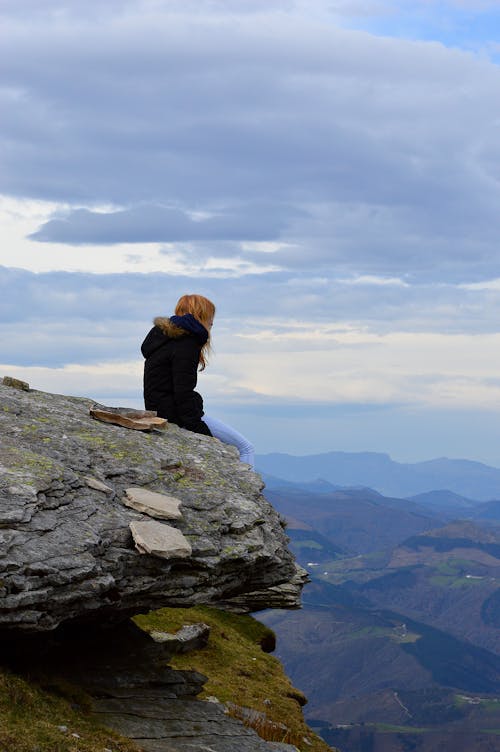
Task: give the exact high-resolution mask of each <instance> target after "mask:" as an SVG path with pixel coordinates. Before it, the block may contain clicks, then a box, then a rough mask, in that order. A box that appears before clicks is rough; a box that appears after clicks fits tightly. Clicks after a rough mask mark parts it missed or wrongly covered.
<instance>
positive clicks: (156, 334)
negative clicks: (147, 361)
mask: <svg viewBox="0 0 500 752" xmlns="http://www.w3.org/2000/svg"><path fill="white" fill-rule="evenodd" d="M153 323H154V327H153V328H152V329H151V331H150V332H149V334H148V335H147V337H146V339H145V340H144V342H143V343H142V346H141V352H142V354H143V355H144V357H145V358H149V356H150V355H152V354H153V353H154V352H155V350H157V349H158V348H159V347H161V346H162V345H164V344H165V343H166V342H167V341H168V340H171V339H181V338H182V337H194V338H195V339H196V340H197V342H198V343H199V345H200V346H203V345H204V344H205V343H206V342H207V340H208V336H209V335H208V331H207V330H206V329H205V327H204V326H203V324H200V322H199V321H198V320H197V319H195V317H194V316H192V315H191V314H190V313H187V314H186V315H185V316H171V317H170V318H167V317H166V316H157V317H156V318H155V319H154V321H153Z"/></svg>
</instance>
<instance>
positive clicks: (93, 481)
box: [83, 475, 114, 494]
mask: <svg viewBox="0 0 500 752" xmlns="http://www.w3.org/2000/svg"><path fill="white" fill-rule="evenodd" d="M83 480H84V481H85V483H86V484H87V486H88V487H89V488H93V489H94V490H95V491H102V493H105V494H114V490H113V489H112V488H111V486H107V485H106V483H103V482H102V480H99V479H98V478H93V477H92V476H91V475H85V477H84V479H83Z"/></svg>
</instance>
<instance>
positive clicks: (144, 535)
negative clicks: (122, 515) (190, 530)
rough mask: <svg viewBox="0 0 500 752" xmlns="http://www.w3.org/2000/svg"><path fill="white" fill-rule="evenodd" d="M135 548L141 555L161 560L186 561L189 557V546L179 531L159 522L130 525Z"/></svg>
mask: <svg viewBox="0 0 500 752" xmlns="http://www.w3.org/2000/svg"><path fill="white" fill-rule="evenodd" d="M130 531H131V533H132V536H133V538H134V542H135V547H136V548H137V550H138V551H139V553H141V554H152V555H153V556H159V557H160V558H162V559H186V558H187V557H188V556H191V553H192V549H191V544H190V543H189V541H187V540H186V538H185V537H184V536H183V534H182V533H181V532H180V530H176V528H175V527H171V526H170V525H164V524H162V523H161V522H153V521H152V520H151V521H147V522H143V521H142V520H138V521H134V522H131V523H130Z"/></svg>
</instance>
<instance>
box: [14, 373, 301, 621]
mask: <svg viewBox="0 0 500 752" xmlns="http://www.w3.org/2000/svg"><path fill="white" fill-rule="evenodd" d="M0 399H1V406H2V407H1V410H0V436H1V445H0V468H1V471H0V627H3V628H9V629H13V628H14V629H16V630H18V629H22V630H24V631H42V630H51V629H54V628H55V627H56V626H57V625H58V624H60V623H62V622H65V621H68V620H72V619H77V620H82V619H85V618H87V619H94V618H96V617H98V618H99V620H101V621H103V620H106V619H111V618H119V619H121V618H125V617H126V616H128V615H130V614H132V613H138V612H139V611H141V610H149V609H152V608H159V607H161V606H190V605H194V604H199V603H204V604H208V605H220V604H222V603H230V601H231V599H232V598H237V601H238V610H241V609H245V608H246V609H247V610H255V608H260V607H263V606H267V605H268V603H265V599H263V598H262V593H263V591H269V592H270V593H272V599H271V600H270V602H272V603H273V605H275V606H279V605H283V606H284V607H290V606H291V605H298V604H297V601H298V597H299V594H300V588H301V584H302V583H301V582H300V581H299V580H300V578H299V580H297V578H296V569H295V565H294V561H293V557H292V555H291V554H290V552H289V551H288V549H287V539H286V536H285V533H284V531H283V526H282V520H281V518H280V517H279V515H278V514H277V513H276V512H275V510H274V509H273V508H272V507H271V505H270V504H269V503H268V502H267V501H266V499H265V498H264V497H263V496H262V495H261V493H260V492H261V490H262V481H261V479H260V477H259V476H258V475H257V474H256V473H254V472H252V471H251V470H249V469H248V466H246V465H244V464H242V463H240V462H239V461H238V460H237V453H236V451H235V450H234V449H233V448H231V447H228V446H226V445H224V444H222V443H220V442H219V441H217V440H216V439H213V438H211V437H206V436H201V435H197V434H193V433H189V432H187V431H184V430H182V429H179V428H177V427H176V426H173V425H170V426H168V427H167V429H166V430H164V431H162V432H156V431H153V432H150V433H143V432H139V431H131V430H128V429H126V428H123V427H120V426H115V425H107V424H104V423H101V422H98V421H96V420H93V419H92V418H91V417H90V416H89V409H90V407H91V406H92V402H91V401H89V400H85V399H79V398H73V397H65V396H61V395H55V394H47V393H43V392H38V391H23V390H19V389H15V388H12V387H9V386H6V385H0ZM130 487H135V488H138V487H139V488H144V489H148V490H150V491H155V492H158V493H161V494H167V495H170V496H173V497H175V498H176V499H178V500H179V501H180V502H181V512H182V519H179V520H175V521H170V522H169V524H171V525H172V526H173V527H175V528H176V529H177V530H178V531H179V532H180V533H182V535H183V536H184V537H185V539H186V540H187V541H188V542H189V544H190V546H191V549H192V554H191V555H190V556H189V557H188V558H184V559H182V558H178V557H174V558H170V559H163V558H159V557H157V556H154V555H151V554H141V553H139V552H138V551H137V550H136V548H135V545H134V541H133V538H132V534H131V530H130V524H131V523H133V522H141V521H147V520H151V517H150V516H148V515H145V514H143V513H141V512H139V511H137V510H134V509H131V508H130V507H128V506H126V505H125V504H124V503H123V497H124V496H125V491H126V489H127V488H130ZM159 524H160V523H159ZM294 578H295V579H294ZM280 588H283V595H281V594H280V592H281V591H280ZM270 589H271V590H270ZM251 593H255V594H256V596H255V598H254V599H253V598H252V596H251V595H250V594H251ZM257 596H258V597H257Z"/></svg>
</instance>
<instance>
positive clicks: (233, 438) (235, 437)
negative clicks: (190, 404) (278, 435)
mask: <svg viewBox="0 0 500 752" xmlns="http://www.w3.org/2000/svg"><path fill="white" fill-rule="evenodd" d="M202 421H203V422H204V423H206V425H207V426H208V427H209V429H210V433H211V434H212V436H215V438H216V439H220V440H221V441H223V442H224V444H231V445H232V446H235V447H236V449H237V450H238V451H239V453H240V461H241V462H246V463H247V464H249V465H251V466H252V467H253V466H254V448H253V445H252V444H251V443H250V442H249V441H248V439H245V437H244V436H242V434H241V433H238V431H235V430H234V428H231V426H228V425H227V424H226V423H223V422H222V421H221V420H218V419H217V418H211V417H210V416H209V415H204V416H203V418H202Z"/></svg>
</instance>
